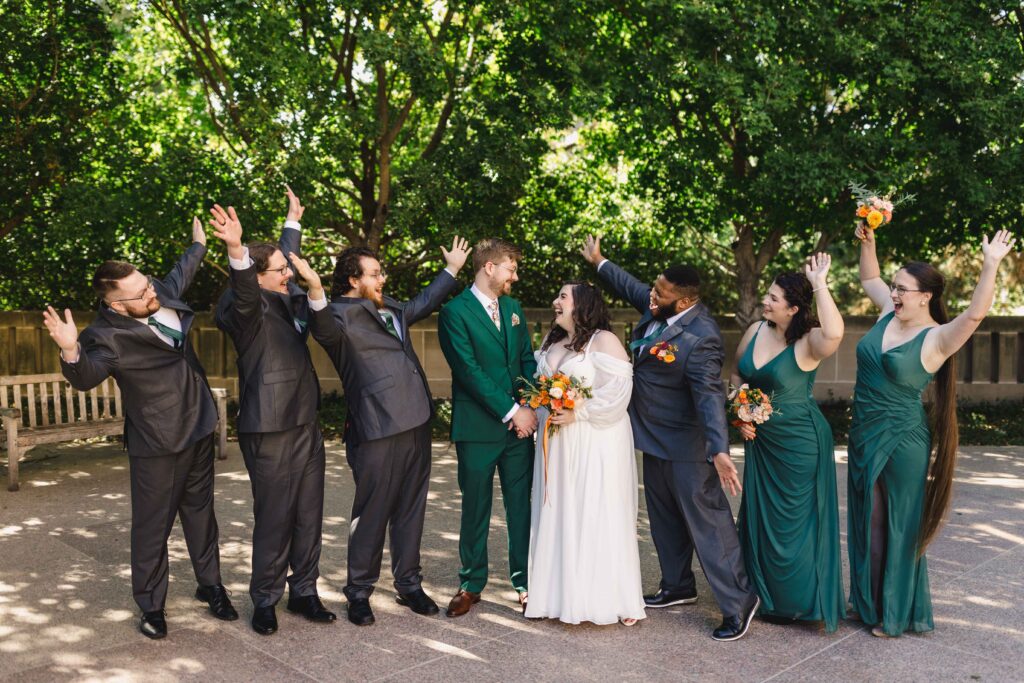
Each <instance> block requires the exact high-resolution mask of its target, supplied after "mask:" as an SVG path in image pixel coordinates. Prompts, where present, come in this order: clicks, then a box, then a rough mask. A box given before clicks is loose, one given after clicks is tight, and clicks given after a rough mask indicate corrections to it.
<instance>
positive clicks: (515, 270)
mask: <svg viewBox="0 0 1024 683" xmlns="http://www.w3.org/2000/svg"><path fill="white" fill-rule="evenodd" d="M491 263H494V262H493V261H491ZM494 265H496V266H497V267H498V268H504V269H505V270H507V271H508V272H510V273H512V274H513V275H515V274H516V273H518V272H519V266H510V265H508V264H507V263H495V264H494Z"/></svg>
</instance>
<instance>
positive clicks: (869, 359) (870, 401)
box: [847, 313, 935, 636]
mask: <svg viewBox="0 0 1024 683" xmlns="http://www.w3.org/2000/svg"><path fill="white" fill-rule="evenodd" d="M894 315H895V314H894V313H889V314H888V315H885V316H882V318H881V319H880V320H879V321H878V322H877V323H875V326H874V327H872V328H871V330H870V331H869V332H868V333H867V334H866V335H864V338H863V339H861V340H860V343H859V344H857V384H856V385H855V387H854V399H853V424H852V426H851V427H850V447H849V455H850V464H849V474H848V483H849V486H848V488H849V501H848V507H849V515H848V522H849V536H848V539H847V544H848V550H849V553H850V602H851V603H852V604H853V607H854V609H856V610H857V612H858V613H859V614H860V617H861V619H862V620H863V621H864V623H865V624H880V625H881V627H882V630H883V631H885V633H886V634H888V635H890V636H898V635H899V634H901V633H903V632H904V631H907V630H910V631H931V630H932V629H933V628H935V625H934V623H933V622H932V604H931V596H930V594H929V591H928V565H927V562H926V561H925V558H924V556H923V555H922V556H921V557H920V558H919V557H918V556H917V538H918V531H919V528H920V526H921V514H922V510H923V507H924V487H925V478H926V476H927V473H928V457H929V454H930V452H931V434H930V432H929V431H928V419H927V417H926V415H925V411H924V405H923V403H922V401H921V393H922V392H923V391H924V389H925V387H927V386H928V383H929V382H931V380H932V373H930V372H928V371H927V370H925V369H924V367H923V366H922V365H921V346H922V344H924V338H925V336H926V334H927V332H928V330H922V331H921V332H920V333H919V334H918V335H917V336H916V337H914V338H913V339H911V340H910V341H908V342H906V343H904V344H901V345H899V346H896V347H893V348H891V349H889V350H888V351H886V352H885V353H883V352H882V335H883V334H885V328H886V326H887V325H888V324H889V322H890V321H891V320H892V319H893V316H894ZM876 483H877V484H880V486H879V487H878V488H879V490H880V491H882V492H884V494H885V504H886V505H885V507H886V511H887V524H886V526H887V528H888V533H887V535H886V538H885V543H884V554H883V555H882V556H881V557H882V559H881V565H882V566H884V569H883V570H882V572H881V573H882V576H881V577H874V576H872V558H871V532H872V527H871V513H872V509H873V508H874V503H875V501H874V496H875V489H876ZM879 579H880V582H879ZM879 598H880V600H881V606H880V607H881V609H879V605H877V604H876V600H877V599H879Z"/></svg>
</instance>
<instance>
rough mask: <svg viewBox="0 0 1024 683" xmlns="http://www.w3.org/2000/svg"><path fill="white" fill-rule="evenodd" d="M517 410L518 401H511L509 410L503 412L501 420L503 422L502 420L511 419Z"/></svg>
mask: <svg viewBox="0 0 1024 683" xmlns="http://www.w3.org/2000/svg"><path fill="white" fill-rule="evenodd" d="M517 410H519V404H518V403H513V404H512V410H510V411H508V412H507V413H505V417H503V418H501V421H502V422H503V423H504V422H508V421H509V420H511V419H512V416H513V415H515V414H516V411H517Z"/></svg>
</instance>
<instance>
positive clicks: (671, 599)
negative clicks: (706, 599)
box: [644, 588, 697, 608]
mask: <svg viewBox="0 0 1024 683" xmlns="http://www.w3.org/2000/svg"><path fill="white" fill-rule="evenodd" d="M695 602H697V591H693V592H692V593H683V592H681V591H667V590H665V589H664V588H661V589H659V590H658V592H657V593H655V594H654V595H645V596H644V604H645V605H647V606H648V607H654V608H658V607H671V606H672V605H692V604H693V603H695Z"/></svg>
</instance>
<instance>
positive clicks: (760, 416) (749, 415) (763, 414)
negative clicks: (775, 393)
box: [729, 384, 781, 427]
mask: <svg viewBox="0 0 1024 683" xmlns="http://www.w3.org/2000/svg"><path fill="white" fill-rule="evenodd" d="M729 412H730V413H732V414H733V415H735V416H736V419H735V420H733V422H732V425H733V426H734V427H739V426H740V425H742V424H743V423H745V422H746V423H753V424H764V423H765V422H767V421H768V420H769V419H771V416H772V414H773V413H775V412H776V411H775V409H774V408H772V394H766V393H764V392H763V391H761V390H760V389H758V388H756V387H754V388H751V387H750V385H749V384H741V385H739V386H738V387H734V388H733V390H732V393H730V394H729ZM780 414H781V413H780Z"/></svg>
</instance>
